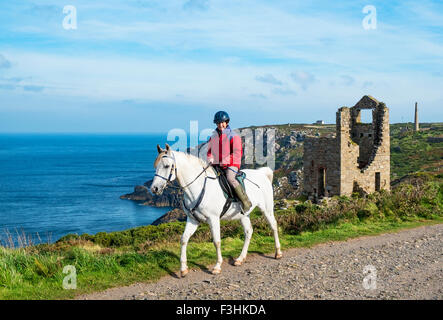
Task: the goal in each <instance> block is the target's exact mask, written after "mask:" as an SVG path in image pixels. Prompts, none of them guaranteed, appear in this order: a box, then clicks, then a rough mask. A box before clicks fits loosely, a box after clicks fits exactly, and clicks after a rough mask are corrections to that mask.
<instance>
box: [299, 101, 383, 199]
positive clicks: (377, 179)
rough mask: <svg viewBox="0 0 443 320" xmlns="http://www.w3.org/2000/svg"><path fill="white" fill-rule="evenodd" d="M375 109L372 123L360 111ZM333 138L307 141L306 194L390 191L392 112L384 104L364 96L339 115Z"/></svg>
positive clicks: (305, 144) (316, 197) (304, 160)
mask: <svg viewBox="0 0 443 320" xmlns="http://www.w3.org/2000/svg"><path fill="white" fill-rule="evenodd" d="M363 109H369V110H372V123H362V122H361V110H363ZM336 119H337V120H336V121H337V122H336V134H335V136H334V137H319V138H315V137H307V138H306V139H305V142H304V154H303V166H304V192H305V193H306V194H307V195H308V196H309V197H310V198H314V199H319V198H322V197H329V196H334V195H348V196H349V195H351V194H352V192H363V193H371V192H374V191H378V190H381V189H385V190H389V189H390V136H389V111H388V108H387V107H386V105H385V104H384V103H383V102H379V101H377V100H376V99H374V98H373V97H371V96H364V97H363V98H361V100H360V101H359V102H358V103H357V104H356V105H355V106H353V107H352V108H348V107H342V108H340V109H338V111H337V115H336Z"/></svg>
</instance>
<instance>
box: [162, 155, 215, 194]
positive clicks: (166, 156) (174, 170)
mask: <svg viewBox="0 0 443 320" xmlns="http://www.w3.org/2000/svg"><path fill="white" fill-rule="evenodd" d="M172 155H173V156H172V157H171V156H168V155H164V156H162V158H170V159H172V160H173V161H174V163H173V164H172V167H171V172H170V173H169V176H168V178H166V177H163V176H161V175H159V174H157V173H155V174H154V177H159V178H162V179H163V180H166V184H168V183H170V182H172V181H171V177H172V173H173V172H175V177H177V163H176V161H175V156H174V154H172ZM210 165H211V164H208V165H207V166H206V167H205V168H203V171H202V172H200V173H199V174H198V176H196V177H195V178H194V180H192V181H191V182H190V183H188V184H187V185H185V186H184V187H182V186H180V187H176V186H173V185H170V187H172V188H175V189H185V188H187V187H189V186H190V185H191V184H192V183H193V182H195V180H197V179H198V177H200V176H201V175H202V174H203V173H204V172H206V170H207V169H208V168H209V166H210ZM206 178H209V179H217V178H213V177H209V176H207V175H206ZM205 182H206V180H205Z"/></svg>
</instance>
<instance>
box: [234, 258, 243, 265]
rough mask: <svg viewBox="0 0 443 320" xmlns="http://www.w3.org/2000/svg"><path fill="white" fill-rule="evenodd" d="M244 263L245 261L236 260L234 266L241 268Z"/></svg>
mask: <svg viewBox="0 0 443 320" xmlns="http://www.w3.org/2000/svg"><path fill="white" fill-rule="evenodd" d="M242 263H243V260H240V259H236V260H235V261H234V266H241V265H242Z"/></svg>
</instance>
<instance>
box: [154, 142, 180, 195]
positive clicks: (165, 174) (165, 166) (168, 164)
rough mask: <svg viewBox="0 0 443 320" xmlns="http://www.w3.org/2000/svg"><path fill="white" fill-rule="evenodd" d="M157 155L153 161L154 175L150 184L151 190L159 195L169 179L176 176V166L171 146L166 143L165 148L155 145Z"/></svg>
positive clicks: (171, 179) (173, 178) (172, 179)
mask: <svg viewBox="0 0 443 320" xmlns="http://www.w3.org/2000/svg"><path fill="white" fill-rule="evenodd" d="M157 151H158V156H157V159H155V162H154V168H155V176H154V180H153V181H152V184H151V192H152V193H153V194H157V195H161V194H162V193H163V190H164V189H165V188H166V186H167V184H168V182H169V181H174V180H175V178H177V168H176V164H175V159H174V155H173V154H172V151H171V148H170V147H169V145H168V144H166V149H162V148H161V147H160V146H159V145H157Z"/></svg>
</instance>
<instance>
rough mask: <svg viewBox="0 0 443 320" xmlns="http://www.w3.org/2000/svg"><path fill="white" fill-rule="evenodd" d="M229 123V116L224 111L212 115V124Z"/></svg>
mask: <svg viewBox="0 0 443 320" xmlns="http://www.w3.org/2000/svg"><path fill="white" fill-rule="evenodd" d="M225 121H226V122H229V114H228V113H227V112H226V111H218V112H217V113H216V114H215V115H214V123H215V124H218V123H220V122H225Z"/></svg>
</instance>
